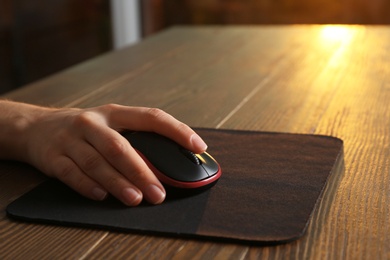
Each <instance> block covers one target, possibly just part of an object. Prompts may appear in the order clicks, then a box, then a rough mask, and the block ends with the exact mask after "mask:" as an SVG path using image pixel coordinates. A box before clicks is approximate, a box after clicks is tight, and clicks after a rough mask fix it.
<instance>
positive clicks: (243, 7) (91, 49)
mask: <svg viewBox="0 0 390 260" xmlns="http://www.w3.org/2000/svg"><path fill="white" fill-rule="evenodd" d="M179 24H186V25H209V24H218V25H229V24H235V25H237V24H240V25H245V24H249V25H256V24H390V1H388V0H81V1H80V0H55V1H52V0H40V1H31V0H0V94H1V93H4V92H7V91H10V90H13V89H15V88H18V87H20V86H23V85H26V84H28V83H31V82H33V81H36V80H39V79H41V78H43V77H45V76H48V75H50V74H53V73H55V72H58V71H60V70H63V69H65V68H67V67H70V66H72V65H74V64H77V63H80V62H82V61H84V60H87V59H90V58H92V57H94V56H97V55H100V54H103V53H105V52H108V51H110V50H113V49H116V48H122V47H124V46H127V45H129V44H133V43H136V42H138V41H140V40H142V39H143V38H144V37H148V36H150V35H152V34H154V33H157V32H158V31H160V30H163V29H165V28H168V27H170V26H173V25H179Z"/></svg>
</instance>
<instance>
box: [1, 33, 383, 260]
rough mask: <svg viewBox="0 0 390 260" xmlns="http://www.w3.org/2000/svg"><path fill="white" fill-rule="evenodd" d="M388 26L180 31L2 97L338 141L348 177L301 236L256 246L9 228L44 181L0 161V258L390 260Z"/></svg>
mask: <svg viewBox="0 0 390 260" xmlns="http://www.w3.org/2000/svg"><path fill="white" fill-rule="evenodd" d="M389 61H390V27H384V26H264V27H206V28H190V27H176V28H173V29H169V30H167V31H165V32H163V33H161V34H159V35H157V36H153V37H150V38H148V39H146V40H145V41H144V42H142V43H141V44H138V45H135V46H133V47H130V48H126V49H123V50H120V51H116V52H112V53H108V54H107V55H104V56H101V57H98V58H96V59H93V60H90V61H88V62H85V63H83V64H80V65H78V66H75V67H73V68H71V69H69V70H66V71H63V72H61V73H58V74H56V75H54V76H52V77H49V78H47V79H44V80H42V81H40V82H36V83H35V84H32V85H30V86H27V87H25V88H22V89H20V90H17V91H15V92H13V93H9V94H7V95H5V96H4V97H6V98H10V99H14V100H19V101H26V102H31V103H35V104H42V105H52V106H77V107H89V106H96V105H100V104H104V103H111V102H113V103H120V104H126V105H135V106H138V105H139V106H152V107H159V108H162V109H164V110H165V111H167V112H169V113H171V114H173V115H174V116H175V117H177V118H178V119H180V120H182V121H184V122H186V123H187V124H189V125H191V126H193V127H210V128H227V129H246V130H258V131H275V132H291V133H314V134H325V135H332V136H336V137H339V138H341V139H343V140H344V160H345V169H344V171H343V173H342V175H341V176H340V178H339V179H338V180H337V181H334V182H333V184H332V185H329V186H328V187H327V189H326V190H325V193H324V197H323V200H322V201H321V203H320V205H319V207H318V208H317V209H316V211H315V212H314V215H313V217H312V220H311V222H310V225H309V227H308V230H307V233H306V235H305V236H304V237H303V238H301V239H299V240H297V241H295V242H292V243H288V244H284V245H280V246H273V247H256V246H249V245H243V244H233V243H226V244H225V243H212V242H204V241H197V240H191V239H178V238H167V237H155V236H151V235H135V234H126V233H116V232H108V231H102V230H92V229H82V228H70V227H58V226H46V225H38V224H27V223H19V222H14V221H11V220H10V219H8V218H7V216H6V213H5V208H6V206H7V205H8V204H9V203H10V202H12V201H13V200H15V199H16V198H17V197H19V196H20V195H21V194H23V193H25V192H27V191H28V190H30V189H31V188H32V187H34V186H36V185H37V184H38V183H40V182H42V181H43V180H44V179H45V178H44V177H43V176H42V175H41V174H39V173H38V172H36V171H34V170H31V171H29V172H27V173H25V172H24V173H23V172H22V171H21V170H20V169H21V168H23V165H22V164H20V163H15V162H4V161H3V162H1V163H0V210H1V211H0V258H1V259H5V258H8V259H18V258H19V259H23V258H36V259H41V258H45V257H46V258H57V257H60V258H80V259H84V258H116V259H119V258H130V257H139V258H159V259H160V258H173V257H176V258H189V257H204V258H222V259H224V258H232V259H241V258H265V259H270V258H272V259H273V258H276V259H286V258H287V257H288V258H304V259H314V258H322V259H329V258H337V259H380V258H382V259H386V258H387V259H390V206H389V205H390V146H389V144H390V108H389V103H390V63H389Z"/></svg>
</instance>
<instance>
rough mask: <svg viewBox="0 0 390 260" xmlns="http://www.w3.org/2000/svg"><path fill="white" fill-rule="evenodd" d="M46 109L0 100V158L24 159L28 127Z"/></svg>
mask: <svg viewBox="0 0 390 260" xmlns="http://www.w3.org/2000/svg"><path fill="white" fill-rule="evenodd" d="M46 110H47V109H46V108H42V107H38V106H34V105H29V104H24V103H18V102H12V101H7V100H0V158H1V159H12V160H21V161H26V159H27V151H26V141H27V140H26V138H27V135H26V133H27V131H28V130H27V129H28V127H29V126H30V125H31V124H32V123H33V122H34V121H35V120H37V119H38V118H39V117H40V116H41V115H42V114H43V113H44V112H45V111H46Z"/></svg>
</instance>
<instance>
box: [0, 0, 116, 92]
mask: <svg viewBox="0 0 390 260" xmlns="http://www.w3.org/2000/svg"><path fill="white" fill-rule="evenodd" d="M0 9H1V10H2V11H1V16H2V18H0V22H1V24H0V39H1V43H0V54H2V56H1V57H2V59H1V61H0V62H1V65H2V68H1V69H0V84H1V86H2V87H0V89H1V90H2V91H1V92H0V93H3V92H5V91H6V90H9V89H11V88H15V87H19V86H21V85H24V84H27V83H30V82H32V81H35V80H38V79H40V78H42V77H44V76H47V75H50V74H52V73H54V72H58V71H59V70H62V69H64V68H66V67H69V66H71V65H74V64H76V63H79V62H81V61H83V60H86V59H89V58H91V57H94V56H96V55H98V54H101V53H103V52H106V51H108V50H109V49H110V48H111V35H110V17H109V2H108V1H107V0H88V1H76V0H61V1H49V0H45V1H40V2H39V3H35V2H31V1H12V2H11V1H7V0H2V1H1V2H0Z"/></svg>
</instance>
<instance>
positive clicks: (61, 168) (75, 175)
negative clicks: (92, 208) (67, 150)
mask: <svg viewBox="0 0 390 260" xmlns="http://www.w3.org/2000/svg"><path fill="white" fill-rule="evenodd" d="M54 165H56V168H55V169H53V170H52V171H53V172H54V175H55V176H56V177H57V178H58V179H59V180H60V181H62V182H64V183H65V184H67V185H68V186H69V187H72V188H73V189H74V190H76V191H77V192H79V193H80V194H81V195H83V196H85V197H87V198H90V199H94V200H104V199H105V198H106V197H107V191H105V189H104V188H102V186H101V185H99V184H98V183H96V182H95V181H94V180H93V179H91V178H88V177H87V176H86V175H85V174H84V172H82V171H81V170H80V169H79V167H78V166H77V165H76V163H75V162H73V161H72V160H71V159H70V158H68V157H65V156H60V157H58V158H57V160H56V161H55V162H54Z"/></svg>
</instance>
